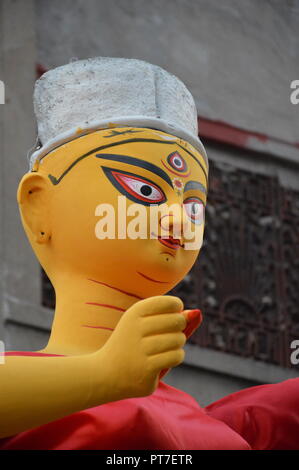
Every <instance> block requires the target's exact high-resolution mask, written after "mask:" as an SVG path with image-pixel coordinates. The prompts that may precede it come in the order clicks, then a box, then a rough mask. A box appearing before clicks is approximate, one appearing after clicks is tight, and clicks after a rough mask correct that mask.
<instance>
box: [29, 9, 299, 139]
mask: <svg viewBox="0 0 299 470" xmlns="http://www.w3.org/2000/svg"><path fill="white" fill-rule="evenodd" d="M36 12H37V38H38V60H39V62H40V63H42V64H43V65H45V66H46V67H48V68H50V67H54V66H57V65H61V64H64V63H66V62H68V61H69V60H70V59H71V58H73V57H77V58H80V59H81V58H86V57H90V56H99V55H103V56H112V57H135V58H139V59H145V60H147V61H149V62H153V63H155V64H157V65H160V66H162V67H165V68H166V69H167V70H169V71H170V72H172V73H174V74H176V75H177V76H178V77H180V78H181V79H182V80H183V81H184V82H185V83H186V85H187V86H188V87H189V88H190V89H191V91H192V93H193V94H194V96H195V99H196V101H197V105H198V110H199V114H200V115H202V116H205V117H208V118H211V119H214V120H221V121H225V122H228V123H230V124H233V125H235V126H238V127H241V128H245V129H251V130H254V131H257V132H261V133H265V134H269V135H272V136H275V137H277V138H281V139H286V140H290V141H298V140H299V139H298V128H299V113H298V107H297V108H296V106H294V105H292V104H291V103H290V98H289V97H290V82H291V81H292V80H294V79H296V78H297V79H298V78H299V60H298V56H299V36H298V30H299V1H298V0H291V1H281V0H263V1H261V0H225V1H219V0H150V1H148V0H112V1H111V0H63V1H61V0H51V1H48V0H36Z"/></svg>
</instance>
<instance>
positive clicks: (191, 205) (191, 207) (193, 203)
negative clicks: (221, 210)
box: [184, 197, 205, 225]
mask: <svg viewBox="0 0 299 470" xmlns="http://www.w3.org/2000/svg"><path fill="white" fill-rule="evenodd" d="M184 207H185V210H186V213H187V215H188V217H189V219H191V220H192V222H194V223H195V224H197V225H201V224H202V223H203V221H204V215H205V210H204V205H203V203H202V201H201V200H200V199H198V198H197V197H190V198H189V199H186V200H185V201H184Z"/></svg>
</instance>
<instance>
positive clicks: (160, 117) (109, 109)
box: [30, 57, 208, 168]
mask: <svg viewBox="0 0 299 470" xmlns="http://www.w3.org/2000/svg"><path fill="white" fill-rule="evenodd" d="M34 109H35V114H36V118H37V125H38V138H39V141H40V143H41V147H40V148H39V149H37V150H36V151H35V152H34V153H33V154H32V155H31V159H30V160H31V161H30V164H31V168H32V166H33V164H34V162H35V161H36V160H39V159H40V158H41V157H42V156H44V155H45V154H47V153H48V152H50V151H51V150H53V149H54V148H56V147H58V146H59V145H62V144H64V143H66V142H68V141H70V140H73V139H75V138H77V137H79V136H80V135H83V134H86V133H88V132H92V131H95V130H98V129H105V128H107V127H111V126H113V125H115V127H126V126H129V127H131V126H133V127H145V128H153V129H159V130H161V131H164V132H167V133H169V134H172V135H175V136H177V137H180V138H182V139H184V140H186V141H187V142H189V143H190V144H191V145H193V146H194V147H195V148H196V149H198V150H199V152H200V153H201V154H202V155H203V157H204V158H205V160H206V162H207V156H206V152H205V149H204V147H203V145H202V143H201V141H200V139H199V138H198V125H197V111H196V106H195V103H194V100H193V97H192V95H191V93H190V92H189V90H188V89H187V88H186V86H185V85H184V84H183V83H182V82H181V81H180V80H179V79H178V78H176V77H175V76H174V75H172V74H170V73H168V72H166V71H165V70H163V69H162V68H161V67H158V66H156V65H152V64H149V63H147V62H144V61H142V60H136V59H123V58H109V57H96V58H93V59H87V60H78V61H75V62H71V63H69V64H67V65H63V66H62V67H58V68H56V69H53V70H50V71H49V72H47V73H45V74H44V75H42V77H41V78H40V79H39V80H38V81H37V82H36V85H35V90H34ZM207 164H208V162H207Z"/></svg>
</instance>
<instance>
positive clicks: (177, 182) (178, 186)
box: [172, 177, 184, 194]
mask: <svg viewBox="0 0 299 470" xmlns="http://www.w3.org/2000/svg"><path fill="white" fill-rule="evenodd" d="M172 183H173V187H174V189H175V191H176V193H177V194H181V193H182V192H183V188H184V184H183V181H182V180H181V179H180V178H177V177H176V178H173V179H172Z"/></svg>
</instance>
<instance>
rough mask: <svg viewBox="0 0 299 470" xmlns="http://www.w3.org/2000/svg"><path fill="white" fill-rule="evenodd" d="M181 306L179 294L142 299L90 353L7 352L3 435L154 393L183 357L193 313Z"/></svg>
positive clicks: (2, 368) (0, 418) (0, 374)
mask: <svg viewBox="0 0 299 470" xmlns="http://www.w3.org/2000/svg"><path fill="white" fill-rule="evenodd" d="M182 309H183V304H182V302H181V301H180V299H178V298H176V297H171V296H158V297H151V298H148V299H145V300H141V301H140V302H137V303H136V304H134V305H133V306H132V307H130V308H129V309H128V310H127V311H126V313H125V314H124V315H123V317H122V318H121V319H120V321H119V323H118V325H117V328H116V329H115V330H114V332H113V333H112V335H111V336H110V338H109V340H108V341H107V342H106V343H105V345H104V346H103V347H102V348H101V349H100V350H99V351H96V352H94V353H91V354H85V355H78V356H71V357H70V356H69V357H28V356H23V357H15V356H7V357H6V358H5V364H2V365H0V438H4V437H8V436H11V435H14V434H17V433H19V432H22V431H25V430H28V429H31V428H34V427H37V426H40V425H42V424H46V423H48V422H51V421H55V420H57V419H59V418H62V417H64V416H67V415H69V414H71V413H74V412H77V411H81V410H83V409H87V408H91V407H94V406H98V405H101V404H104V403H109V402H112V401H116V400H121V399H124V398H131V397H139V396H146V395H150V394H151V393H152V392H153V391H154V390H155V389H156V387H157V385H158V382H159V374H160V372H161V370H164V369H167V368H170V367H175V366H177V365H178V364H180V363H181V362H182V361H183V359H184V350H183V349H182V347H183V346H184V344H185V341H186V336H185V334H184V333H183V330H184V328H186V325H187V317H188V313H187V312H186V313H184V312H183V311H182Z"/></svg>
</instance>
